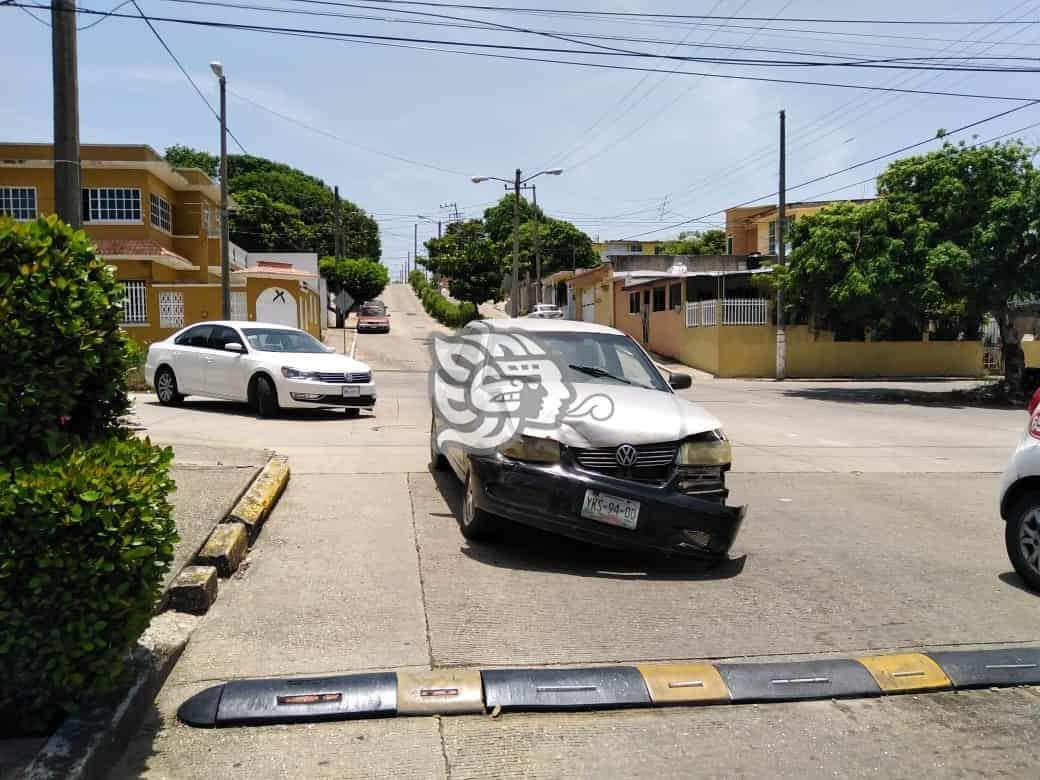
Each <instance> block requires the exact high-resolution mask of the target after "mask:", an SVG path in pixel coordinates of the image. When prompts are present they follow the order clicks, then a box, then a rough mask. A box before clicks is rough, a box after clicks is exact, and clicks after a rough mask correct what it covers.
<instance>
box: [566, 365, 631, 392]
mask: <svg viewBox="0 0 1040 780" xmlns="http://www.w3.org/2000/svg"><path fill="white" fill-rule="evenodd" d="M567 368H573V369H574V370H575V371H581V373H583V374H588V375H589V376H597V377H603V378H604V379H614V380H617V381H618V382H624V383H625V384H626V385H637V386H639V387H644V385H640V384H639V383H638V382H633V381H632V380H631V379H625V378H624V377H623V376H618V375H617V374H612V373H610V372H609V371H606V370H604V369H602V368H600V367H599V366H580V365H577V364H575V363H568V364H567Z"/></svg>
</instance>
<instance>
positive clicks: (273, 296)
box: [256, 287, 299, 328]
mask: <svg viewBox="0 0 1040 780" xmlns="http://www.w3.org/2000/svg"><path fill="white" fill-rule="evenodd" d="M256 321H257V322H270V323H272V324H274V325H288V326H290V327H292V328H297V327H299V312H298V311H297V308H296V299H295V298H294V297H293V296H292V293H291V292H289V291H288V290H286V289H285V288H284V287H268V288H267V289H266V290H264V291H263V292H262V293H260V295H258V296H257V298H256Z"/></svg>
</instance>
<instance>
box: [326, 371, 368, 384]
mask: <svg viewBox="0 0 1040 780" xmlns="http://www.w3.org/2000/svg"><path fill="white" fill-rule="evenodd" d="M318 379H319V380H321V381H322V382H329V383H335V384H344V385H355V384H360V385H367V384H368V383H369V382H371V381H372V372H371V371H355V372H351V373H346V374H344V373H342V372H340V373H329V372H327V371H319V372H318Z"/></svg>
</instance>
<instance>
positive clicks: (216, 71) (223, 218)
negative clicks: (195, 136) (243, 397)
mask: <svg viewBox="0 0 1040 780" xmlns="http://www.w3.org/2000/svg"><path fill="white" fill-rule="evenodd" d="M209 68H210V70H212V71H213V75H214V76H216V77H217V81H219V82H220V309H221V312H222V314H221V316H222V317H223V319H225V320H230V319H231V256H230V247H229V246H228V192H227V178H228V171H227V79H226V78H225V77H224V66H223V65H222V64H221V63H220V62H217V61H214V62H211V63H210V64H209ZM206 229H207V230H209V228H208V227H207V228H206Z"/></svg>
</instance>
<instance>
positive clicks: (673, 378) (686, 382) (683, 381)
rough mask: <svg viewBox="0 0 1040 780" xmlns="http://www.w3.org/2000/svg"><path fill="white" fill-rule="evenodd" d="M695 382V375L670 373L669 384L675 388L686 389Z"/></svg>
mask: <svg viewBox="0 0 1040 780" xmlns="http://www.w3.org/2000/svg"><path fill="white" fill-rule="evenodd" d="M692 384H693V377H691V376H690V375H689V374H669V375H668V386H669V387H671V388H672V389H673V390H685V389H686V388H687V387H690V386H691V385H692Z"/></svg>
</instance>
